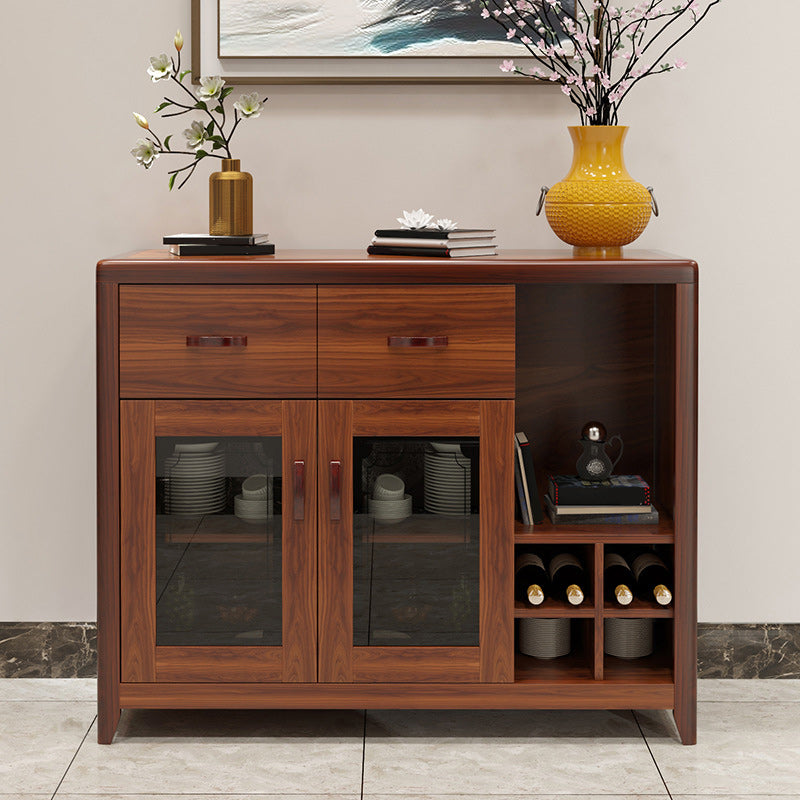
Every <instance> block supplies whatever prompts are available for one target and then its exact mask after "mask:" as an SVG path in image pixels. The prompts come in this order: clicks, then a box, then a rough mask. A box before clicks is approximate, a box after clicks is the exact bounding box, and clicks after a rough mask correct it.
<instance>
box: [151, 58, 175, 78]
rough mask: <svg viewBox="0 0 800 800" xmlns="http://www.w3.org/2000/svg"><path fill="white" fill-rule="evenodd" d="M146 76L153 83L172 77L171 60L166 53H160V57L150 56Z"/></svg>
mask: <svg viewBox="0 0 800 800" xmlns="http://www.w3.org/2000/svg"><path fill="white" fill-rule="evenodd" d="M147 74H148V75H149V76H150V79H151V80H152V81H153V83H155V82H156V81H163V80H164V79H165V78H169V77H170V76H171V75H172V59H171V58H170V57H169V56H168V55H167V54H166V53H162V54H161V55H160V56H150V66H149V67H148V68H147Z"/></svg>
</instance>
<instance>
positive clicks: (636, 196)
mask: <svg viewBox="0 0 800 800" xmlns="http://www.w3.org/2000/svg"><path fill="white" fill-rule="evenodd" d="M569 133H570V136H571V137H572V145H573V148H574V154H573V159H572V167H571V168H570V171H569V173H568V174H567V176H566V178H564V180H563V181H561V182H560V183H557V184H556V185H555V186H553V188H552V189H549V190H546V189H543V190H542V191H543V193H544V192H545V191H546V196H545V197H544V206H545V215H546V216H547V221H548V222H549V223H550V227H551V228H552V229H553V232H554V233H555V234H556V236H558V238H559V239H561V241H563V242H566V243H567V244H571V245H572V246H573V249H574V252H575V254H576V255H578V256H587V257H602V256H609V257H614V256H619V255H620V254H621V250H622V246H623V245H626V244H630V243H631V242H632V241H634V239H636V238H637V237H638V236H639V235H640V234H641V233H642V231H643V230H644V229H645V227H646V226H647V223H648V222H649V220H650V213H651V209H653V208H654V206H653V205H652V204H653V202H654V201H653V198H652V195H651V191H650V190H648V189H647V188H645V187H644V186H643V185H642V184H641V183H637V182H636V181H635V180H633V178H631V176H630V175H629V174H628V171H627V170H626V169H625V162H624V161H623V158H622V143H623V141H624V140H625V135H626V134H627V133H628V127H627V126H626V125H574V126H571V127H570V128H569Z"/></svg>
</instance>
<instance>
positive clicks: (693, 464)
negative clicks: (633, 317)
mask: <svg viewBox="0 0 800 800" xmlns="http://www.w3.org/2000/svg"><path fill="white" fill-rule="evenodd" d="M675 352H676V359H675V360H676V363H675V378H674V383H675V398H676V399H675V408H676V415H675V418H676V424H675V445H674V447H675V600H674V605H675V623H674V627H675V642H674V654H675V656H674V658H675V664H674V669H675V723H676V724H677V726H678V731H679V733H680V735H681V741H682V742H683V743H684V744H695V743H696V742H697V288H696V287H695V286H679V287H677V288H676V309H675Z"/></svg>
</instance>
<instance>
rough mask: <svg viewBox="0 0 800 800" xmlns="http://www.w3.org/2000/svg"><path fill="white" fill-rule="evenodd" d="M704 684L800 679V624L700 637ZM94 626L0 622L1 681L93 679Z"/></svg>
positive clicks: (738, 628) (719, 629) (712, 629)
mask: <svg viewBox="0 0 800 800" xmlns="http://www.w3.org/2000/svg"><path fill="white" fill-rule="evenodd" d="M697 674H698V676H699V677H700V678H800V624H792V625H779V624H773V623H767V624H752V625H751V624H745V625H732V624H721V625H718V624H713V623H707V622H701V623H700V624H699V625H698V631H697ZM95 675H97V625H96V624H95V623H94V622H0V678H92V677H94V676H95Z"/></svg>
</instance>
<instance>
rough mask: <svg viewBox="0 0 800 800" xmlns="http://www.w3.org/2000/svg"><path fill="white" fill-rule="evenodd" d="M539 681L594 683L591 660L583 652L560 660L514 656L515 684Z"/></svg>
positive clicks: (568, 655) (519, 654) (571, 654)
mask: <svg viewBox="0 0 800 800" xmlns="http://www.w3.org/2000/svg"><path fill="white" fill-rule="evenodd" d="M537 681H547V682H553V681H559V682H564V683H569V682H575V681H586V682H590V681H594V678H593V676H592V667H591V664H590V662H589V658H588V657H587V656H586V654H585V653H583V652H582V651H580V650H579V651H577V652H572V653H568V654H567V655H565V656H561V657H560V658H552V659H550V658H534V657H533V656H526V655H524V654H523V653H519V652H517V653H515V654H514V683H515V684H519V683H536V682H537Z"/></svg>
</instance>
